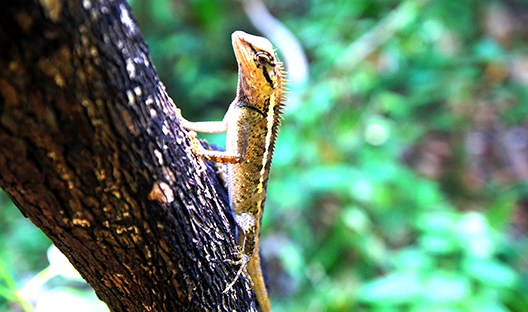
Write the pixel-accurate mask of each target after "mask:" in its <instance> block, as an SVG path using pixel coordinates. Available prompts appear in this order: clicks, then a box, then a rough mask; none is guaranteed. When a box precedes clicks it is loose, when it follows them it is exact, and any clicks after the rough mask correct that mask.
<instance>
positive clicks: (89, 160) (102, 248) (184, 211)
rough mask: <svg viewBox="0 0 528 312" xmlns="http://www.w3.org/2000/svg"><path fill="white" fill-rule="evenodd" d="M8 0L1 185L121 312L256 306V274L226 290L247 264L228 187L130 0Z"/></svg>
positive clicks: (0, 27)
mask: <svg viewBox="0 0 528 312" xmlns="http://www.w3.org/2000/svg"><path fill="white" fill-rule="evenodd" d="M6 2H7V3H6ZM101 3H102V4H101ZM0 6H1V7H0V187H1V188H2V189H4V191H5V192H6V193H7V194H8V195H9V196H10V197H11V199H12V200H13V201H14V202H15V204H16V205H17V207H18V208H19V209H20V211H21V212H22V213H23V214H24V215H25V216H27V217H28V218H30V219H31V221H32V222H33V223H34V224H35V225H37V226H38V227H39V228H41V229H42V231H44V233H46V235H47V236H49V237H50V238H51V239H52V241H53V242H54V244H55V245H56V246H57V247H58V248H59V249H60V250H61V251H62V252H63V253H64V254H65V255H66V256H67V257H68V259H69V260H70V262H71V263H72V264H73V265H74V266H75V268H77V270H78V271H79V272H80V273H81V275H82V276H83V277H84V278H85V279H86V280H87V281H88V283H90V285H92V287H93V288H94V289H95V292H96V293H97V295H98V296H99V298H101V299H102V300H103V301H105V302H106V303H107V304H108V306H109V308H110V310H112V311H234V310H236V311H252V310H253V311H255V310H256V308H255V301H254V294H253V292H252V291H251V288H250V284H249V282H248V280H247V279H246V278H244V277H242V278H241V279H240V280H239V281H237V284H236V286H237V287H235V288H234V290H232V291H230V292H229V293H227V294H222V290H223V289H224V288H225V287H226V285H227V283H228V282H229V281H231V280H232V279H233V278H234V274H235V273H236V270H237V269H238V267H236V266H233V265H231V264H229V263H227V262H225V260H226V259H234V258H235V256H234V255H233V252H234V251H235V246H236V245H235V240H234V237H233V235H232V234H230V233H233V232H232V229H231V228H230V226H231V225H230V224H232V220H231V219H230V218H231V217H230V213H229V212H228V210H227V209H228V207H227V205H226V200H225V198H226V197H225V193H224V194H222V193H220V192H225V191H224V190H223V189H222V187H221V186H219V185H220V184H219V183H218V180H217V178H216V175H215V172H214V171H213V169H212V168H214V167H213V166H212V165H211V164H208V165H206V164H204V162H202V161H201V160H200V159H197V158H196V157H195V156H194V155H192V153H190V150H189V142H190V141H189V139H188V137H187V135H186V132H185V131H183V130H182V128H181V127H180V126H179V124H178V123H177V119H176V118H175V109H174V104H173V103H172V100H171V99H170V98H169V97H168V95H167V93H166V92H165V88H164V86H163V84H162V83H161V82H160V81H159V80H158V77H157V74H156V71H155V70H154V67H153V65H152V62H151V60H150V56H149V51H148V49H147V45H146V43H145V42H144V40H143V38H142V36H141V34H140V32H139V29H138V27H137V25H136V22H135V20H134V18H133V17H132V14H131V11H130V8H129V6H128V4H127V3H126V2H125V1H122V0H115V1H92V0H82V1H80V0H79V1H76V0H40V1H36V0H34V1H30V0H22V1H21V0H12V1H4V3H3V4H1V5H0ZM228 217H229V219H228Z"/></svg>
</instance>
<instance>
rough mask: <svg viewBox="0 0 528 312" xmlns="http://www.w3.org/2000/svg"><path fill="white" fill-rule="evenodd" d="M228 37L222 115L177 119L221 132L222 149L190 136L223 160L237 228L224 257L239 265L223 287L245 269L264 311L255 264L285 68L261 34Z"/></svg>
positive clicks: (210, 156)
mask: <svg viewBox="0 0 528 312" xmlns="http://www.w3.org/2000/svg"><path fill="white" fill-rule="evenodd" d="M231 37H232V42H233V50H234V51H235V55H236V59H237V62H238V88H237V95H236V98H235V99H234V100H233V102H232V103H231V105H230V106H229V109H228V111H227V113H226V115H225V116H224V119H223V120H222V121H219V122H189V121H187V120H185V119H184V118H183V117H181V116H180V122H181V123H182V125H183V126H184V127H186V128H188V129H190V130H194V131H198V132H210V133H218V132H225V131H227V137H226V151H225V152H218V151H210V150H206V149H204V148H203V147H202V146H201V144H200V143H199V142H198V140H197V138H196V135H195V134H193V136H192V138H193V151H194V152H195V154H197V155H199V156H200V157H202V158H203V159H205V160H213V161H216V162H221V163H227V164H228V169H227V181H226V184H227V188H228V193H229V204H230V206H231V208H232V209H233V212H234V214H235V221H236V222H237V225H238V227H239V228H240V229H241V230H242V233H243V235H240V237H239V244H240V246H241V252H240V255H239V256H240V259H239V260H237V261H233V260H226V261H228V262H230V263H233V264H239V265H240V269H239V271H238V272H237V275H236V277H235V278H234V280H233V281H232V282H231V283H230V284H229V285H227V287H226V289H225V290H224V292H227V291H229V289H231V287H232V286H233V284H234V283H235V282H236V280H237V279H238V277H239V276H240V274H241V273H242V272H243V271H245V270H246V268H247V271H248V272H249V276H250V277H251V280H252V282H253V286H254V289H255V293H256V295H257V301H258V303H259V306H260V310H261V311H262V312H268V311H271V306H270V303H269V299H268V293H267V291H266V286H265V284H264V279H263V276H262V271H261V269H260V257H259V238H260V225H261V222H262V213H263V211H264V202H265V200H266V189H267V186H268V178H269V170H270V167H271V160H272V155H273V149H274V146H275V140H276V139H277V134H278V127H279V125H280V120H281V119H282V117H281V114H282V111H281V109H282V108H283V107H284V105H283V104H282V103H281V101H282V100H284V99H285V97H283V92H284V81H285V78H284V77H285V75H286V73H285V72H284V71H283V66H282V63H281V62H280V61H279V60H278V58H277V57H276V56H275V53H274V49H273V46H272V45H271V43H270V42H269V41H268V40H267V39H265V38H262V37H257V36H253V35H250V34H247V33H244V32H242V31H235V32H234V33H233V35H232V36H231Z"/></svg>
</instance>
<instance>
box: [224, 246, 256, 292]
mask: <svg viewBox="0 0 528 312" xmlns="http://www.w3.org/2000/svg"><path fill="white" fill-rule="evenodd" d="M249 260H251V257H248V256H247V255H244V254H242V255H241V256H240V259H239V260H231V259H226V260H224V261H225V262H228V263H231V264H234V265H240V269H238V272H237V274H236V276H235V278H234V279H233V281H232V282H231V283H229V285H227V287H226V289H225V290H224V291H223V292H222V293H223V294H225V293H227V292H228V291H229V290H230V289H231V288H232V287H233V285H235V282H236V281H237V280H238V277H239V276H240V274H242V272H243V271H245V270H246V268H247V265H248V263H249Z"/></svg>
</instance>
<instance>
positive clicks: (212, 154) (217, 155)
mask: <svg viewBox="0 0 528 312" xmlns="http://www.w3.org/2000/svg"><path fill="white" fill-rule="evenodd" d="M228 113H229V111H228ZM176 115H177V117H178V119H179V121H180V124H181V125H182V126H183V127H184V128H187V129H189V130H191V132H190V133H189V136H190V137H191V148H192V151H193V153H194V154H195V155H196V156H198V157H200V158H202V159H204V160H209V161H215V162H219V163H224V164H238V163H240V162H241V161H242V159H243V155H240V154H233V153H229V152H221V151H211V150H208V149H205V148H204V147H203V146H202V144H201V143H200V140H199V139H198V136H197V135H196V132H205V133H222V132H226V131H227V113H226V116H224V119H223V120H222V121H201V122H192V121H188V120H187V119H185V118H183V116H182V115H181V111H180V110H179V109H177V111H176Z"/></svg>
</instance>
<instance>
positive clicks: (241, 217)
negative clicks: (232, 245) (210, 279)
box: [222, 212, 257, 293]
mask: <svg viewBox="0 0 528 312" xmlns="http://www.w3.org/2000/svg"><path fill="white" fill-rule="evenodd" d="M235 221H236V223H237V225H238V227H239V228H240V229H241V230H242V232H243V234H244V235H243V236H244V239H243V241H242V244H241V245H242V247H241V249H240V253H239V257H240V259H239V260H231V259H226V260H225V262H228V263H231V264H235V265H240V268H239V269H238V272H237V274H236V276H235V278H234V279H233V281H232V282H231V283H229V285H227V287H226V289H225V290H224V291H223V292H222V293H226V292H228V291H229V290H230V289H231V288H232V287H233V285H234V284H235V282H236V281H237V280H238V278H239V277H240V274H242V272H244V271H246V268H247V265H248V263H249V261H250V260H251V257H252V256H253V253H254V252H255V246H256V239H255V238H256V237H255V234H256V233H255V230H256V225H257V220H256V219H255V217H254V216H253V215H252V214H251V213H248V212H244V213H241V214H236V213H235ZM239 241H240V239H239ZM250 280H251V278H250ZM251 282H252V283H253V281H251Z"/></svg>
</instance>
